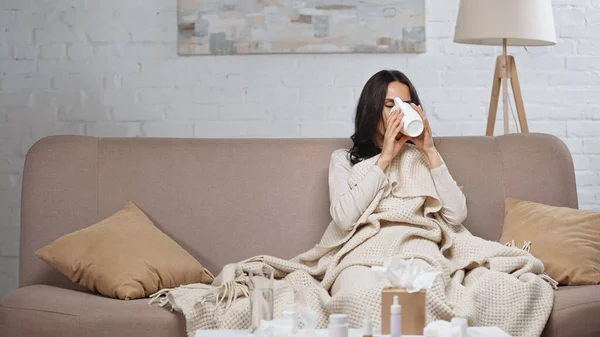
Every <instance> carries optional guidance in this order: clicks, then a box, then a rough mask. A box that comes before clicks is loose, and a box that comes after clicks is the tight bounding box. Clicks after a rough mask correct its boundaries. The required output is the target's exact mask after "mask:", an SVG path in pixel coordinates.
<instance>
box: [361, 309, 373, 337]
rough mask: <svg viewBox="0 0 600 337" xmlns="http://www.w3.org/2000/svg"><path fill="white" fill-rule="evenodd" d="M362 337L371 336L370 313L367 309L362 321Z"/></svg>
mask: <svg viewBox="0 0 600 337" xmlns="http://www.w3.org/2000/svg"><path fill="white" fill-rule="evenodd" d="M363 337H373V323H372V322H371V314H370V313H369V312H368V311H367V313H366V314H365V319H364V321H363Z"/></svg>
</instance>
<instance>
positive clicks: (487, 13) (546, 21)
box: [454, 0, 556, 136]
mask: <svg viewBox="0 0 600 337" xmlns="http://www.w3.org/2000/svg"><path fill="white" fill-rule="evenodd" d="M454 42H456V43H465V44H477V45H491V46H502V55H501V56H498V58H497V59H496V68H495V71H494V82H493V85H492V96H491V100H490V110H489V113H488V123H487V129H486V132H485V134H486V136H492V135H493V134H494V126H495V124H496V110H497V108H498V99H499V97H500V86H502V108H503V112H504V114H503V115H504V116H503V117H504V133H505V134H507V133H508V129H509V128H508V80H509V79H510V82H511V87H512V90H513V96H514V98H515V106H516V107H517V115H518V116H519V125H520V126H521V132H529V127H528V126H527V117H526V115H525V106H524V105H523V96H522V94H521V86H520V84H519V77H518V76H517V65H516V63H515V59H514V57H512V56H510V55H507V53H506V48H507V46H550V45H554V44H556V31H555V28H554V16H553V14H552V2H551V0H461V1H460V6H459V10H458V18H457V20H456V29H455V32H454Z"/></svg>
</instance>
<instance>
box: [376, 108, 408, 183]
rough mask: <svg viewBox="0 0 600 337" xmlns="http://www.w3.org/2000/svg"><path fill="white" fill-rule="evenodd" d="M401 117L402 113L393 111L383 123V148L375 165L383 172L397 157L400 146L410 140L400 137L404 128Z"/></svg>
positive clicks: (406, 137) (396, 110)
mask: <svg viewBox="0 0 600 337" xmlns="http://www.w3.org/2000/svg"><path fill="white" fill-rule="evenodd" d="M403 117H404V113H403V112H401V111H399V110H398V109H394V110H392V111H391V113H390V115H389V117H387V120H386V121H385V123H386V125H385V134H384V137H383V146H382V147H381V155H380V156H379V159H378V160H377V163H375V165H377V166H379V168H381V170H382V171H385V169H386V168H387V166H388V165H389V163H390V162H391V161H392V159H394V158H395V157H396V155H398V152H400V149H401V148H402V146H403V145H404V144H405V143H406V142H407V141H408V140H409V139H410V137H408V136H401V137H400V135H402V134H401V133H400V130H402V127H403V126H404V121H402V119H403Z"/></svg>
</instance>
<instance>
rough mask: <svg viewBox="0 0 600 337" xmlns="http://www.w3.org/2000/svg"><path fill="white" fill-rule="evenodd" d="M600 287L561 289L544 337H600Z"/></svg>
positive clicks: (557, 294) (556, 297) (555, 300)
mask: <svg viewBox="0 0 600 337" xmlns="http://www.w3.org/2000/svg"><path fill="white" fill-rule="evenodd" d="M599 317H600V285H588V286H567V287H559V288H558V290H557V291H556V292H555V293H554V308H553V310H552V314H551V315H550V319H549V320H548V324H547V325H546V329H545V330H544V333H543V334H542V336H543V337H564V336H577V337H597V336H600V319H598V318H599Z"/></svg>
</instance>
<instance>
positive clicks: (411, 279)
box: [371, 258, 440, 293]
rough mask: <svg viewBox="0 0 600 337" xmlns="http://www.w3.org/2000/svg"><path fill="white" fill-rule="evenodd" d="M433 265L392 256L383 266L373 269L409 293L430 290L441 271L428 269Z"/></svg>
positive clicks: (396, 286)
mask: <svg viewBox="0 0 600 337" xmlns="http://www.w3.org/2000/svg"><path fill="white" fill-rule="evenodd" d="M429 269H431V267H430V266H429V265H428V264H427V262H425V261H423V260H418V259H417V260H415V259H410V260H404V259H400V258H390V259H387V260H385V261H384V263H383V266H382V267H380V266H373V267H371V270H372V271H373V272H374V273H375V275H376V276H377V277H378V278H380V279H387V280H388V281H389V282H390V283H391V284H392V286H393V287H394V288H404V289H406V291H407V292H409V293H414V292H417V291H420V290H428V289H429V288H431V286H432V285H433V281H434V280H435V278H436V277H437V276H438V275H439V274H440V273H439V272H431V271H428V270H429Z"/></svg>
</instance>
